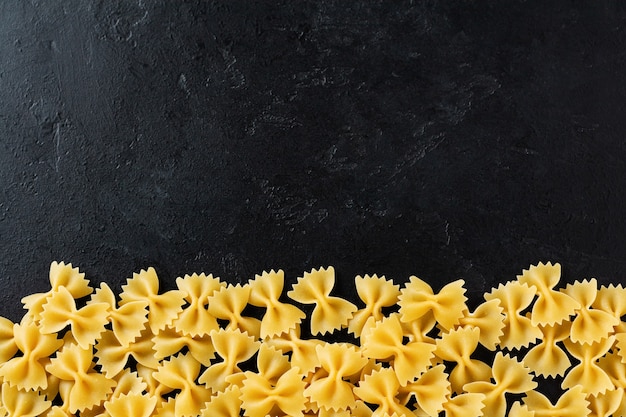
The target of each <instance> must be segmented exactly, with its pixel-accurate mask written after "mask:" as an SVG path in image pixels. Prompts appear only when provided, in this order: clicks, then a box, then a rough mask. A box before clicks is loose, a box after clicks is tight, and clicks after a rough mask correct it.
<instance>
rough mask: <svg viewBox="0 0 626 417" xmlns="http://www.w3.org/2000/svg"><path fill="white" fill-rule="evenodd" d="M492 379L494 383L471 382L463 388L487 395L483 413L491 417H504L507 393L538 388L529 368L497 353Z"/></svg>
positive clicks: (517, 392)
mask: <svg viewBox="0 0 626 417" xmlns="http://www.w3.org/2000/svg"><path fill="white" fill-rule="evenodd" d="M492 379H493V381H494V382H484V381H476V382H469V383H467V384H465V386H464V387H463V389H464V390H466V391H467V392H475V393H480V394H484V395H485V399H484V400H483V404H485V408H484V410H483V413H484V414H485V415H486V416H490V417H498V416H504V413H505V409H506V398H505V393H512V394H522V393H526V392H528V391H530V390H532V389H535V387H536V386H537V383H536V382H535V381H533V378H532V375H531V374H530V370H529V369H528V368H526V367H525V366H524V365H523V364H522V363H520V362H518V361H517V360H515V359H513V358H511V357H510V356H508V355H503V354H502V353H501V352H498V353H496V357H495V359H494V361H493V367H492Z"/></svg>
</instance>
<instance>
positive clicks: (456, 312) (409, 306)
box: [398, 276, 467, 330]
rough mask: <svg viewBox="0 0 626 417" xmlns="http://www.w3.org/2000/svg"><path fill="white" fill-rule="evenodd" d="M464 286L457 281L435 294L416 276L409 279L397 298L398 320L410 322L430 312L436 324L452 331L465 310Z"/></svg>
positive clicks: (463, 282) (461, 281)
mask: <svg viewBox="0 0 626 417" xmlns="http://www.w3.org/2000/svg"><path fill="white" fill-rule="evenodd" d="M464 284H465V281H463V280H462V279H459V280H457V281H454V282H451V283H450V284H447V285H446V286H444V287H443V288H442V289H441V291H439V293H437V294H435V293H434V292H433V289H432V288H431V286H430V285H428V284H427V283H426V282H424V281H422V280H421V279H419V278H418V277H416V276H412V277H410V278H409V282H408V283H407V284H406V285H405V286H404V288H403V289H402V290H401V291H400V296H399V297H398V299H399V301H398V305H399V306H400V314H401V316H400V320H402V321H403V322H410V321H413V320H416V319H419V318H420V317H422V316H424V315H425V314H427V313H428V312H432V313H433V315H434V316H435V319H436V320H437V323H439V324H440V325H441V326H442V327H443V328H444V329H445V330H450V329H452V328H453V327H454V326H456V325H457V324H458V323H459V320H460V319H461V317H463V311H464V310H465V309H466V308H467V306H466V304H465V301H466V300H467V298H466V297H465V295H464V294H465V288H464V287H463V285H464Z"/></svg>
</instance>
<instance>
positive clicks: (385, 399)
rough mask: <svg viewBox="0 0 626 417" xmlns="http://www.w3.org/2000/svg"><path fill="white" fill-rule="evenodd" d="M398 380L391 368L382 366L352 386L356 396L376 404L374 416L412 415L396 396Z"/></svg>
mask: <svg viewBox="0 0 626 417" xmlns="http://www.w3.org/2000/svg"><path fill="white" fill-rule="evenodd" d="M399 389H400V382H399V381H398V378H397V377H396V373H395V372H394V371H393V369H389V368H382V369H380V370H378V371H375V372H372V373H371V374H370V375H367V376H365V378H363V380H361V381H360V382H359V385H358V386H357V387H355V388H354V393H355V394H356V395H357V397H358V398H360V399H361V400H363V401H364V402H366V403H370V404H374V405H376V406H377V408H376V410H375V411H374V413H373V415H374V416H384V415H385V414H388V415H392V414H394V413H397V415H399V416H413V415H414V413H413V412H412V411H411V410H410V409H408V408H407V407H406V406H405V405H403V404H401V403H400V401H399V400H398V398H397V394H398V390H399Z"/></svg>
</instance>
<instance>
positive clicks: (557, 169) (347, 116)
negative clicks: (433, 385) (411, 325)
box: [0, 0, 626, 320]
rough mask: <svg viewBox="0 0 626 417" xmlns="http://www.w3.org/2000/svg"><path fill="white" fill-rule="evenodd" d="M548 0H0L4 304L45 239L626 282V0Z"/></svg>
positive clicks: (219, 269)
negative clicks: (538, 269)
mask: <svg viewBox="0 0 626 417" xmlns="http://www.w3.org/2000/svg"><path fill="white" fill-rule="evenodd" d="M549 3H550V4H549V5H546V4H543V2H530V1H528V2H523V1H506V2H474V1H446V2H438V1H423V2H422V1H420V2H415V3H413V2H405V3H396V2H393V4H392V2H359V3H355V2H345V1H334V2H333V1H322V2H299V3H292V2H285V3H265V2H246V3H238V2H224V3H219V2H185V3H174V2H169V1H168V2H166V1H154V2H153V1H141V0H139V1H124V2H110V1H102V2H86V1H65V2H45V1H35V0H33V1H2V2H0V183H1V193H0V237H1V239H2V243H1V244H0V286H1V288H0V303H1V307H0V308H1V313H2V315H5V316H7V317H9V318H12V319H13V320H17V319H19V317H21V315H22V310H21V304H20V302H19V300H20V298H21V297H23V296H24V295H27V294H30V293H32V292H39V291H44V290H46V289H47V288H48V285H49V284H48V281H47V270H48V267H49V264H50V262H51V261H52V260H65V261H67V262H72V263H73V264H74V265H78V266H80V267H81V269H82V270H84V271H85V272H86V273H87V276H88V278H90V279H91V280H92V281H94V282H96V283H97V282H100V281H107V282H109V283H111V284H112V285H114V286H115V287H114V288H115V289H116V290H118V291H119V285H121V284H122V283H123V282H124V281H125V279H126V278H128V277H130V276H131V274H132V273H133V272H135V271H138V270H139V269H140V268H145V267H148V266H155V267H156V268H157V272H158V273H159V275H160V277H161V279H162V280H163V281H164V282H165V286H166V287H167V286H171V285H172V284H173V281H174V279H175V278H176V277H177V276H179V275H182V274H184V273H191V272H201V271H205V272H207V273H209V272H212V273H214V274H216V275H218V276H220V277H222V278H224V279H226V280H228V281H230V282H236V281H247V280H248V279H249V278H251V277H253V276H254V274H255V273H260V272H261V271H262V270H264V269H269V268H283V269H285V271H286V273H287V277H288V279H289V280H290V282H291V281H293V280H295V278H296V277H297V276H299V275H301V274H302V272H303V271H304V270H309V269H311V268H314V267H319V266H322V265H334V266H335V268H336V270H337V275H338V278H339V279H340V282H339V286H340V288H339V290H338V292H339V293H341V294H344V295H350V288H351V287H352V285H353V278H354V276H355V275H356V274H365V273H378V274H384V275H386V276H387V277H390V278H393V279H395V280H397V281H399V282H403V281H405V280H406V279H407V277H408V276H409V275H411V274H416V275H418V276H419V277H421V278H423V279H425V280H426V281H428V282H430V283H431V284H432V285H433V286H434V287H435V288H439V287H440V286H442V285H443V284H444V283H447V282H450V281H452V280H455V279H457V278H463V279H465V280H466V281H467V287H468V289H469V291H468V294H469V296H470V298H472V299H475V300H478V299H479V298H480V297H481V295H482V293H483V292H484V291H487V290H489V289H490V288H491V287H492V286H494V285H496V284H497V283H498V282H503V281H506V280H509V279H513V278H515V275H516V274H519V273H520V272H521V270H522V269H523V268H526V267H528V266H529V265H530V264H531V263H535V262H538V261H542V260H543V261H547V260H552V261H557V262H561V263H562V264H563V268H564V279H565V280H568V281H571V280H574V279H582V278H586V277H592V276H595V277H597V278H599V279H600V280H601V281H602V282H609V281H612V282H626V281H625V278H624V276H623V274H622V271H623V270H624V267H625V263H626V242H625V239H624V234H625V232H626V219H625V218H624V216H623V214H622V212H623V206H624V202H625V201H626V190H625V189H624V185H625V184H626V177H625V174H626V164H625V163H624V156H626V142H625V141H624V133H625V132H626V109H625V107H626V27H625V25H626V20H625V19H626V12H625V11H624V3H620V2H617V1H615V2H608V1H598V2H586V3H587V4H583V5H575V3H576V2H569V1H556V2H549ZM352 296H354V295H353V294H352Z"/></svg>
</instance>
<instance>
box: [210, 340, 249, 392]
mask: <svg viewBox="0 0 626 417" xmlns="http://www.w3.org/2000/svg"><path fill="white" fill-rule="evenodd" d="M211 340H212V341H213V346H214V348H215V351H216V352H217V354H218V355H219V357H220V358H222V361H221V362H216V363H214V364H213V365H211V366H209V367H208V368H207V369H206V371H204V373H203V374H202V375H201V376H200V378H198V382H200V383H201V384H206V385H207V388H209V389H211V391H212V392H213V393H217V392H220V391H224V390H225V389H226V388H227V387H228V385H229V384H236V385H240V382H241V380H243V378H244V374H243V371H242V370H241V369H240V368H239V366H238V364H239V363H241V362H244V361H247V360H248V359H250V358H251V357H252V356H253V355H254V354H255V353H256V352H257V351H258V350H259V346H260V342H258V341H256V340H255V339H254V337H252V336H250V335H248V334H247V333H242V332H241V331H240V330H239V329H236V330H224V329H220V330H219V331H215V330H214V331H212V332H211Z"/></svg>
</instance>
